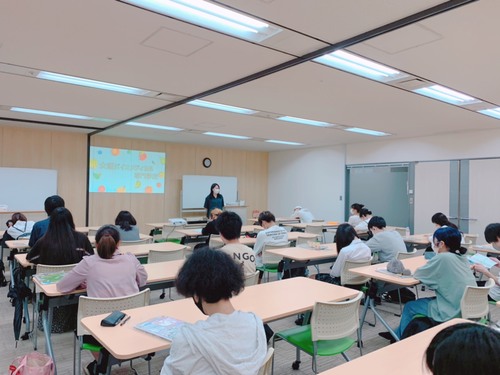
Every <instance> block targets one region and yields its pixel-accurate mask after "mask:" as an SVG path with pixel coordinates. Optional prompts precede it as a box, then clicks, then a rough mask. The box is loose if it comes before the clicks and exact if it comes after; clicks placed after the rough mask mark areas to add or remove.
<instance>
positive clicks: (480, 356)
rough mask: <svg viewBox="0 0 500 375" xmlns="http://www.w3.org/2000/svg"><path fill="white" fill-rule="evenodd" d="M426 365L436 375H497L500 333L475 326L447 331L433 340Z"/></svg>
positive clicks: (482, 326) (462, 324) (427, 351)
mask: <svg viewBox="0 0 500 375" xmlns="http://www.w3.org/2000/svg"><path fill="white" fill-rule="evenodd" d="M425 362H426V364H427V367H428V368H429V370H430V371H431V372H432V374H434V375H449V374H453V375H470V374H481V375H497V374H498V371H499V369H500V332H498V331H495V330H494V329H491V328H489V327H487V326H484V325H482V324H475V323H461V324H455V325H452V326H450V327H446V328H445V329H443V330H442V331H440V332H438V334H437V335H436V336H434V338H433V339H432V341H431V343H430V344H429V346H428V348H427V350H426V352H425Z"/></svg>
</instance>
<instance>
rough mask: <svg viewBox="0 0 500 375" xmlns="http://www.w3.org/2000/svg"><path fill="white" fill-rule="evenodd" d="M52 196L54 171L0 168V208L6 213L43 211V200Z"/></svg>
mask: <svg viewBox="0 0 500 375" xmlns="http://www.w3.org/2000/svg"><path fill="white" fill-rule="evenodd" d="M54 194H57V171H56V170H53V169H31V168H0V206H3V205H6V206H7V211H10V212H15V211H43V210H44V207H43V203H44V202H45V199H46V198H47V197H49V196H51V195H54Z"/></svg>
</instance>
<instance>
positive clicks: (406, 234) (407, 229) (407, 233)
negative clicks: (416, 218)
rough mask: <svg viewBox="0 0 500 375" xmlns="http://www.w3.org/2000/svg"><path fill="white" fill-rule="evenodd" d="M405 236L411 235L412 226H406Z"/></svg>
mask: <svg viewBox="0 0 500 375" xmlns="http://www.w3.org/2000/svg"><path fill="white" fill-rule="evenodd" d="M405 236H406V237H409V236H410V228H409V227H406V228H405Z"/></svg>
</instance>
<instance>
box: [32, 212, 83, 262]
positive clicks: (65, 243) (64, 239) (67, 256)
mask: <svg viewBox="0 0 500 375" xmlns="http://www.w3.org/2000/svg"><path fill="white" fill-rule="evenodd" d="M74 232H75V223H74V221H73V215H71V212H70V211H69V210H68V209H67V208H64V207H58V208H56V209H54V210H53V211H52V213H51V214H50V222H49V227H48V229H47V232H46V233H45V235H44V236H43V237H42V238H40V240H39V241H40V242H41V244H40V246H42V248H49V249H50V257H51V258H54V259H60V260H61V261H62V263H61V264H72V263H77V262H79V261H80V259H81V256H78V253H77V252H76V241H75V235H74ZM37 245H38V244H37Z"/></svg>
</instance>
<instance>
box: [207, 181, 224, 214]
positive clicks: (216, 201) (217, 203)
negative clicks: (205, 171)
mask: <svg viewBox="0 0 500 375" xmlns="http://www.w3.org/2000/svg"><path fill="white" fill-rule="evenodd" d="M203 207H205V209H206V210H207V217H210V212H212V210H213V209H214V208H218V209H219V210H223V209H224V197H223V196H222V195H221V194H220V186H219V184H217V183H213V184H212V186H210V194H208V195H207V197H206V198H205V204H204V205H203Z"/></svg>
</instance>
